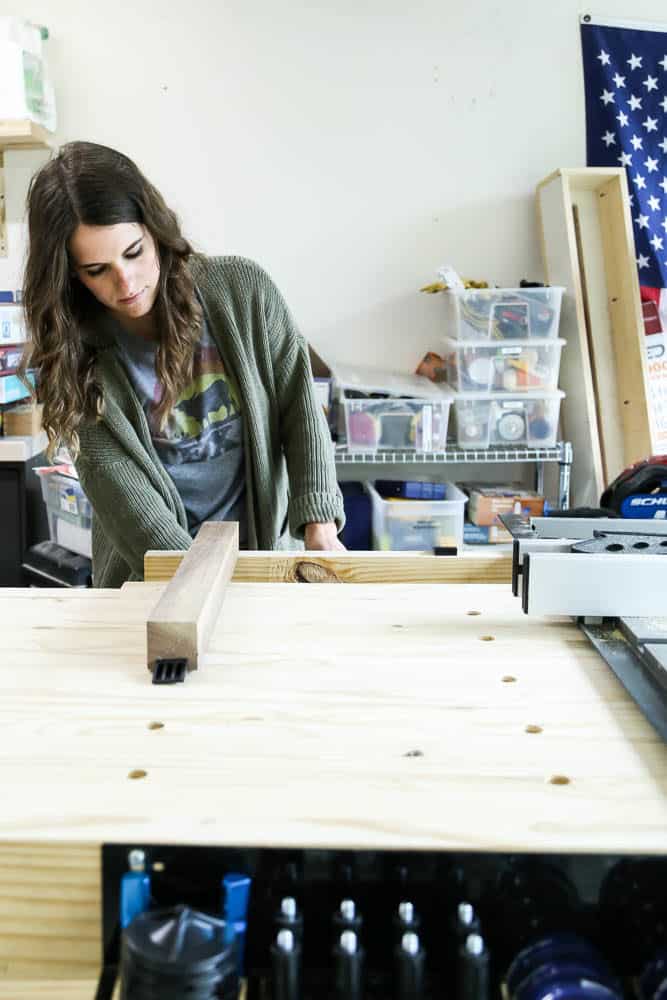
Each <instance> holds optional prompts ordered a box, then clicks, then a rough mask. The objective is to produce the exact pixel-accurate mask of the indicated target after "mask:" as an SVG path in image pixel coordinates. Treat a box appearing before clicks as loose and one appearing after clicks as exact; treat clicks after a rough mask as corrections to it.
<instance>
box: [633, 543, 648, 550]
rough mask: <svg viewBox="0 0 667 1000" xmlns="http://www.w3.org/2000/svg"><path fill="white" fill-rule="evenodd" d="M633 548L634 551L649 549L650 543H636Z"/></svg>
mask: <svg viewBox="0 0 667 1000" xmlns="http://www.w3.org/2000/svg"><path fill="white" fill-rule="evenodd" d="M632 547H633V549H647V548H648V547H649V543H648V542H635V544H634V545H633V546H632Z"/></svg>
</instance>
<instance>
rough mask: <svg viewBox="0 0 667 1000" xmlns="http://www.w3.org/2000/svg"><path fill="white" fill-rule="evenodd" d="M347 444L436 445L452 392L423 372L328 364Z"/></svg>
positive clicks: (443, 433)
mask: <svg viewBox="0 0 667 1000" xmlns="http://www.w3.org/2000/svg"><path fill="white" fill-rule="evenodd" d="M333 374H334V378H335V384H336V390H337V397H338V405H339V409H340V413H341V415H342V419H341V420H340V428H339V429H340V430H342V429H343V426H344V430H345V436H346V439H347V447H348V448H351V449H355V450H361V451H363V450H366V451H375V450H376V449H378V448H379V449H392V450H405V449H408V450H411V451H441V450H442V449H443V448H445V447H446V445H447V425H448V423H449V411H450V408H451V404H452V401H453V399H454V394H453V393H452V391H451V389H449V388H448V387H447V386H445V385H435V384H434V383H433V382H431V381H430V379H427V378H424V376H422V375H406V374H404V373H401V372H389V371H380V370H378V369H372V368H366V367H362V366H350V365H335V366H333Z"/></svg>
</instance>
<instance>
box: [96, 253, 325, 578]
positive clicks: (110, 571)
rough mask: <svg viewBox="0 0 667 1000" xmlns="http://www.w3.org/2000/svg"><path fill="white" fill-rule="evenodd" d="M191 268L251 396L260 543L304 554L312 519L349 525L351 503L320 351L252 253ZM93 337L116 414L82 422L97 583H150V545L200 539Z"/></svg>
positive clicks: (107, 349)
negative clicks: (321, 382)
mask: <svg viewBox="0 0 667 1000" xmlns="http://www.w3.org/2000/svg"><path fill="white" fill-rule="evenodd" d="M191 268H192V273H193V277H194V280H195V284H196V288H197V292H198V295H199V298H200V301H201V303H202V306H203V309H204V314H205V317H206V322H207V324H208V328H209V330H210V333H211V336H212V337H213V339H214V340H215V342H216V344H217V345H218V348H219V350H220V354H221V356H222V360H223V363H224V365H225V369H226V372H227V374H228V376H229V377H230V378H231V379H232V380H233V381H234V382H235V383H236V386H237V388H238V390H239V395H240V399H241V408H242V415H243V443H244V449H245V459H246V461H245V465H246V489H247V517H248V544H249V547H250V548H257V549H276V548H282V549H285V548H299V547H302V546H303V543H302V541H298V539H302V538H303V529H304V526H305V525H306V524H308V523H309V522H312V521H323V522H328V521H335V522H336V524H337V526H338V528H339V530H340V528H341V527H342V525H343V523H344V515H343V501H342V497H341V494H340V490H339V489H338V485H337V482H336V471H335V466H334V461H333V451H332V446H331V438H330V435H329V432H328V429H327V426H326V421H325V419H324V415H323V412H322V408H321V406H320V405H319V404H318V402H317V400H316V398H315V395H314V390H313V381H312V373H311V369H310V361H309V356H308V347H307V345H306V343H305V341H304V339H303V338H302V337H301V336H300V334H299V333H298V332H297V330H296V329H295V326H294V324H293V322H292V319H291V317H290V315H289V312H288V310H287V307H286V306H285V303H284V301H283V299H282V297H281V295H280V293H279V291H278V290H277V288H276V287H275V285H274V284H273V282H272V281H271V279H270V278H269V276H268V275H267V274H266V272H265V271H263V270H262V269H261V268H260V267H259V266H258V265H257V264H255V263H253V262H252V261H250V260H246V259H244V258H240V257H216V258H210V257H208V258H207V257H203V256H195V257H193V258H192V260H191ZM93 339H94V342H95V343H96V346H97V352H98V353H97V362H96V364H97V368H96V371H97V376H98V378H99V381H100V384H101V386H102V391H103V397H104V412H103V415H102V417H101V418H100V419H98V420H88V421H86V422H85V423H84V424H82V426H81V427H80V430H79V437H80V445H81V450H80V454H79V456H78V458H77V460H76V468H77V472H78V474H79V478H80V480H81V485H82V487H83V489H84V491H85V493H86V495H87V496H88V498H89V500H90V502H91V504H92V507H93V512H94V513H93V584H94V586H96V587H119V586H120V585H121V584H122V583H123V582H124V581H125V580H140V579H143V558H144V553H145V552H146V551H147V550H148V549H187V548H188V547H189V546H190V545H191V544H192V539H191V538H190V535H189V534H188V531H187V520H186V515H185V510H184V507H183V503H182V501H181V498H180V496H179V495H178V493H177V491H176V488H175V486H174V483H173V482H172V480H171V479H170V477H169V476H168V474H167V472H166V471H165V469H164V466H163V465H162V463H161V462H160V459H159V458H158V456H157V454H156V451H155V449H154V447H153V444H152V441H151V436H150V432H149V428H148V423H147V420H146V417H145V415H144V412H143V410H142V408H141V405H140V403H139V400H138V398H137V396H136V393H135V392H134V389H133V388H132V385H131V383H130V380H129V379H128V377H127V375H126V372H125V369H124V367H123V365H122V363H121V361H120V360H119V356H118V353H117V351H116V348H115V345H114V344H113V341H111V340H109V339H108V338H107V337H106V336H105V335H104V334H103V333H102V332H101V331H96V332H95V333H94V334H93Z"/></svg>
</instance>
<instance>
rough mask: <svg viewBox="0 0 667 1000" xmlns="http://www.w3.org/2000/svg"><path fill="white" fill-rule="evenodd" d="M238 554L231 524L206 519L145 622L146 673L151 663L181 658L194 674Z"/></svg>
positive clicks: (234, 526) (235, 529)
mask: <svg viewBox="0 0 667 1000" xmlns="http://www.w3.org/2000/svg"><path fill="white" fill-rule="evenodd" d="M238 551H239V526H238V523H237V522H236V521H234V522H231V521H225V522H214V521H209V522H206V523H205V524H203V525H202V526H201V528H200V529H199V532H198V534H197V537H196V538H195V540H194V542H193V544H192V547H191V548H190V549H188V551H187V552H186V553H184V558H183V559H182V561H181V563H180V565H179V567H178V569H177V570H176V572H175V573H174V575H173V577H172V578H171V580H170V582H169V584H168V585H167V587H166V588H165V590H164V593H163V594H162V596H161V598H160V600H159V601H158V603H157V604H156V605H155V607H154V608H153V610H152V612H151V613H150V615H149V618H148V621H147V623H146V641H147V660H148V669H149V670H153V668H154V665H155V662H156V660H160V659H175V658H179V659H180V658H183V659H185V660H187V668H188V670H196V669H197V666H198V662H199V656H200V654H201V653H202V652H203V651H204V649H205V648H206V643H207V642H208V638H209V636H210V634H211V631H212V630H213V626H214V625H215V622H216V619H217V617H218V615H219V613H220V609H221V607H222V602H223V600H224V597H225V590H226V588H227V584H228V583H229V581H230V579H231V577H232V574H233V572H234V566H235V565H236V559H237V557H238Z"/></svg>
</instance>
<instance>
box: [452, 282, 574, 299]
mask: <svg viewBox="0 0 667 1000" xmlns="http://www.w3.org/2000/svg"><path fill="white" fill-rule="evenodd" d="M443 291H445V292H449V294H450V295H458V296H461V297H464V296H467V295H518V296H519V297H521V296H523V297H524V298H526V297H528V298H529V299H530V298H532V297H533V296H534V295H536V294H539V293H541V292H564V291H565V286H564V285H538V286H537V287H536V288H445V289H443Z"/></svg>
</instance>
